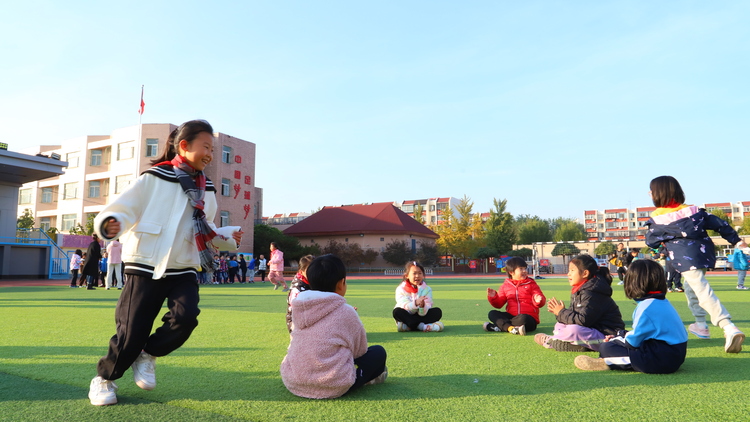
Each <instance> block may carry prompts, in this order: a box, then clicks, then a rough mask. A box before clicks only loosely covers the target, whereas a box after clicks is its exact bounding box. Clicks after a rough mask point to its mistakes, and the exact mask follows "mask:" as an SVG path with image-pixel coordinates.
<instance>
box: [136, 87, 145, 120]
mask: <svg viewBox="0 0 750 422" xmlns="http://www.w3.org/2000/svg"><path fill="white" fill-rule="evenodd" d="M145 108H146V103H145V102H144V101H143V85H141V107H140V108H139V109H138V114H141V115H142V114H143V109H145Z"/></svg>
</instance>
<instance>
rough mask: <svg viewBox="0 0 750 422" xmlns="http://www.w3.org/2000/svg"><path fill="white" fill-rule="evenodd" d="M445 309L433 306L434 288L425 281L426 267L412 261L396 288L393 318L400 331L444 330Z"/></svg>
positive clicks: (405, 268) (406, 267)
mask: <svg viewBox="0 0 750 422" xmlns="http://www.w3.org/2000/svg"><path fill="white" fill-rule="evenodd" d="M442 317H443V311H441V310H440V308H435V307H433V306H432V289H431V288H430V286H428V285H427V283H425V282H424V267H423V266H422V264H420V263H418V262H416V261H410V262H408V263H407V264H406V266H405V267H404V277H403V281H402V282H401V284H399V285H398V287H397V288H396V307H395V308H394V309H393V319H395V320H396V328H397V329H398V331H425V332H427V331H443V328H444V326H443V323H442V322H440V318H442Z"/></svg>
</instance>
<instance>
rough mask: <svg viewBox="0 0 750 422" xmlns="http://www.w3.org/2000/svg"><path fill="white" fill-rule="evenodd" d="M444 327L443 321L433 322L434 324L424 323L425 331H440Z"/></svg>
mask: <svg viewBox="0 0 750 422" xmlns="http://www.w3.org/2000/svg"><path fill="white" fill-rule="evenodd" d="M443 328H445V325H443V323H442V322H440V321H438V322H433V323H432V324H425V325H424V332H426V333H427V332H439V331H443Z"/></svg>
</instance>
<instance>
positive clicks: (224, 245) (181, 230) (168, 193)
mask: <svg viewBox="0 0 750 422" xmlns="http://www.w3.org/2000/svg"><path fill="white" fill-rule="evenodd" d="M204 202H205V208H204V212H205V213H206V220H207V221H208V224H209V226H211V228H212V229H213V230H214V231H215V232H216V233H217V234H220V235H222V236H225V237H226V238H227V239H226V240H223V239H221V238H220V237H218V236H217V237H215V238H214V239H213V244H214V245H215V246H216V247H217V248H218V249H219V250H232V251H234V250H237V244H236V242H235V241H234V239H233V238H232V233H234V232H236V231H239V230H240V227H239V226H227V227H221V228H216V226H215V225H214V223H213V219H214V217H215V216H216V210H217V205H216V188H215V187H214V186H213V184H212V183H211V181H210V180H207V181H206V194H205V197H204ZM109 217H114V218H115V219H116V220H117V221H119V222H120V229H121V230H120V232H119V233H116V234H115V235H114V236H106V235H105V234H104V233H102V231H101V228H102V223H103V222H104V221H105V220H106V219H107V218H109ZM94 228H95V230H96V233H97V234H98V235H99V236H100V237H101V238H102V239H108V240H109V239H115V238H118V237H119V238H120V242H121V243H122V245H123V248H122V261H123V262H124V263H125V264H126V265H125V270H126V271H127V270H128V269H129V266H128V264H138V265H136V266H134V268H136V269H137V270H139V271H141V272H146V273H153V275H152V278H153V279H154V280H158V279H160V278H163V277H164V276H165V274H167V275H169V274H178V273H180V272H184V270H186V269H196V268H198V267H199V266H200V257H199V255H198V247H197V246H196V244H195V236H194V233H193V207H192V206H191V205H190V202H189V201H188V197H187V195H185V192H184V191H183V190H182V187H181V186H180V184H179V182H178V181H177V177H176V176H175V174H174V170H172V167H171V166H160V167H152V168H151V169H149V170H147V171H145V172H144V173H143V174H141V176H140V177H139V178H138V179H137V180H136V181H135V183H133V184H132V185H131V186H130V187H129V188H128V189H127V190H125V192H123V193H122V195H120V197H119V198H117V199H116V200H114V201H113V202H112V203H110V204H109V205H107V206H106V207H105V208H104V210H102V212H100V213H99V215H97V216H96V218H95V219H94ZM167 270H171V271H167ZM174 270H183V271H174Z"/></svg>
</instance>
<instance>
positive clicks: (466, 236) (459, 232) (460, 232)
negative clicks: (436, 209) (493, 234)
mask: <svg viewBox="0 0 750 422" xmlns="http://www.w3.org/2000/svg"><path fill="white" fill-rule="evenodd" d="M473 206H474V203H473V202H471V199H470V198H469V197H468V196H466V195H464V197H463V199H461V200H460V201H459V203H458V204H457V205H456V212H457V213H458V215H454V214H453V210H452V209H451V207H450V206H449V207H446V208H445V210H443V222H442V223H441V224H438V225H437V226H436V227H435V230H434V231H435V233H437V234H438V235H439V236H440V239H438V240H437V245H438V248H439V249H440V250H442V251H443V252H444V254H445V255H454V256H456V257H458V258H468V257H469V256H471V254H472V252H473V251H475V250H476V248H477V247H478V246H479V245H478V241H479V240H480V239H475V237H474V236H472V235H473V234H474V233H476V235H477V236H476V237H480V235H479V233H481V231H482V230H481V229H479V228H478V227H480V226H479V225H478V224H481V221H479V222H477V221H476V219H475V217H474V215H473V214H472V212H471V211H472V208H473Z"/></svg>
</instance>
